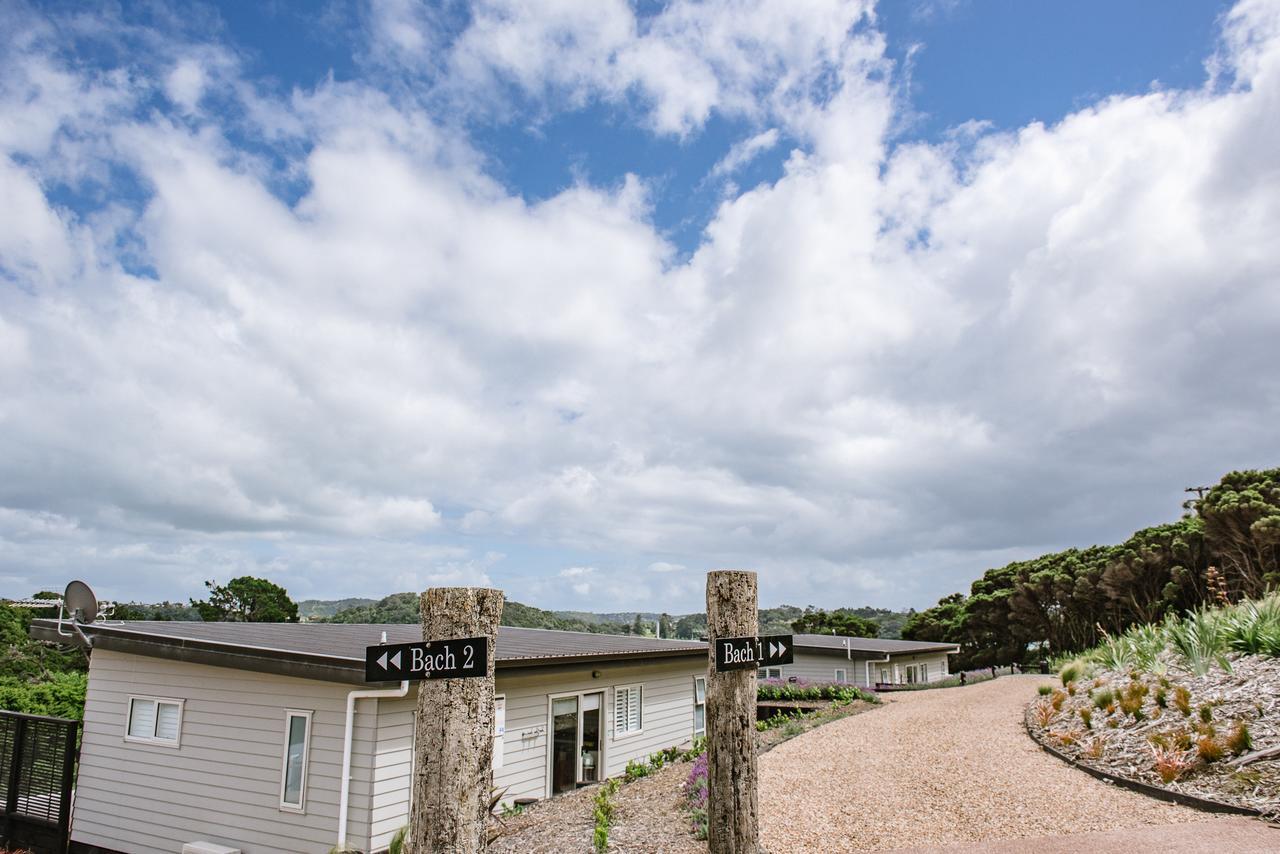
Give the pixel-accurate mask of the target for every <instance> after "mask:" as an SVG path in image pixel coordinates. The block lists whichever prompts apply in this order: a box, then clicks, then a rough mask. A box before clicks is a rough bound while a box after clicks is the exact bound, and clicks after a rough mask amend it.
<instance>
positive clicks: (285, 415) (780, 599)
mask: <svg viewBox="0 0 1280 854" xmlns="http://www.w3.org/2000/svg"><path fill="white" fill-rule="evenodd" d="M0 198H2V199H4V200H5V201H4V204H2V205H0V595H8V596H21V595H28V594H30V593H31V592H33V591H35V590H40V589H54V590H57V589H61V588H62V587H63V586H64V585H65V584H66V582H67V581H69V580H71V579H72V578H82V579H85V580H87V581H88V582H89V583H90V584H91V585H92V586H93V587H94V588H95V590H96V591H97V592H98V594H99V596H100V597H101V598H105V599H117V600H138V601H159V600H164V599H168V600H183V599H185V598H187V597H189V596H199V595H201V593H202V591H203V589H204V588H203V585H204V582H205V581H206V580H210V579H214V580H218V581H226V580H228V579H230V578H232V577H236V576H239V575H256V576H261V577H268V578H270V579H272V580H273V581H276V582H277V583H279V584H281V585H283V586H284V587H286V588H287V589H288V591H289V593H290V594H291V595H292V596H293V598H295V599H306V598H338V597H346V596H369V597H379V596H382V595H386V594H388V593H392V592H397V591H403V590H421V589H424V588H426V587H429V586H440V585H449V586H452V585H486V586H495V587H499V588H502V589H503V590H504V591H505V592H506V595H507V597H508V598H510V599H514V600H518V601H521V602H525V603H528V604H532V605H537V606H540V607H545V608H557V609H584V610H595V611H629V610H646V611H648V610H653V611H669V612H672V613H681V612H691V611H698V610H701V609H702V607H703V591H704V573H705V572H706V571H707V570H709V569H714V568H741V569H754V570H756V571H757V572H759V574H760V602H761V605H762V606H769V605H776V604H781V603H791V604H799V605H807V604H815V605H818V606H822V607H836V606H841V605H847V606H858V605H864V604H870V605H875V606H881V607H892V608H905V607H915V608H923V607H927V606H928V605H930V604H932V603H933V602H934V601H936V600H937V599H938V598H939V597H941V596H943V595H946V594H949V593H952V592H955V591H961V590H967V589H968V585H969V583H970V582H971V581H972V580H973V579H975V578H976V577H978V576H980V575H981V574H982V572H983V571H984V570H986V569H987V568H990V567H995V566H1001V565H1003V564H1005V563H1007V562H1009V561H1011V560H1015V559H1021V558H1026V557H1032V556H1035V555H1038V554H1042V553H1045V552H1048V551H1053V550H1058V549H1061V548H1066V547H1070V546H1088V545H1091V544H1095V543H1115V542H1120V541H1122V540H1123V539H1124V538H1125V537H1127V536H1128V535H1129V534H1130V533H1131V532H1133V531H1134V530H1137V529H1139V528H1142V527H1145V526H1147V525H1151V524H1157V523H1160V522H1165V521H1170V520H1173V519H1176V518H1177V516H1178V515H1179V513H1180V512H1181V503H1182V501H1183V500H1184V498H1185V497H1186V495H1185V494H1184V492H1183V490H1184V489H1185V488H1186V487H1189V486H1198V485H1202V484H1208V483H1213V482H1215V481H1216V480H1217V479H1218V478H1219V477H1220V476H1221V475H1222V474H1223V473H1225V472H1227V471H1229V470H1232V469H1240V468H1262V467H1271V466H1275V465H1277V464H1280V427H1278V426H1277V425H1278V424H1280V371H1277V370H1276V365H1277V361H1278V358H1280V240H1278V239H1277V235H1278V234H1280V0H1241V2H1239V3H1236V4H1234V5H1232V4H1228V3H1215V2H1208V0H1195V2H1192V0H1170V2H1159V3H1156V2H1133V3H1111V2H1077V3H1070V4H1066V3H1056V4H1055V3H1022V2H1014V0H990V2H981V3H979V2H966V0H932V2H930V0H914V2H913V0H902V2H894V3H884V4H880V5H876V4H873V3H872V2H869V0H796V2H789V3H771V2H752V0H737V2H705V3H695V2H686V1H685V0H672V2H666V3H658V2H640V3H633V4H628V3H626V2H622V0H518V2H516V0H480V2H471V3H467V2H461V0H457V2H454V0H449V2H440V3H434V4H433V3H419V2H415V0H381V2H354V0H352V2H344V0H331V2H327V3H321V2H314V3H311V2H308V3H288V2H283V0H280V1H279V2H270V3H260V4H249V3H236V2H232V3H227V4H225V5H217V4H195V3H190V4H188V3H181V4H178V3H172V4H170V3H160V2H145V3H144V2H139V3H120V4H116V3H111V4H106V3H104V4H101V5H95V4H81V3H71V2H66V3H50V4H28V3H25V2H17V0H0Z"/></svg>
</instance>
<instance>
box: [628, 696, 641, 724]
mask: <svg viewBox="0 0 1280 854" xmlns="http://www.w3.org/2000/svg"><path fill="white" fill-rule="evenodd" d="M641 690H642V689H640V688H632V689H631V690H630V691H628V692H627V693H629V694H630V695H631V699H630V700H629V701H628V702H629V705H628V708H627V732H635V731H636V730H638V729H640V691H641Z"/></svg>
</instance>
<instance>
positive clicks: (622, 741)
mask: <svg viewBox="0 0 1280 854" xmlns="http://www.w3.org/2000/svg"><path fill="white" fill-rule="evenodd" d="M593 670H594V671H598V672H599V673H600V677H599V678H594V679H593V678H592V676H591V673H592V671H593ZM705 672H706V659H705V658H703V657H695V658H681V659H677V660H674V661H670V662H660V663H650V664H640V665H635V664H631V665H628V664H625V663H620V662H601V663H599V664H596V665H584V666H581V667H573V668H559V667H556V668H531V669H530V670H529V671H527V672H514V673H513V672H510V671H503V670H499V671H498V675H497V678H496V680H495V690H496V693H497V694H499V695H502V696H505V697H506V735H505V737H504V739H503V763H502V767H501V768H499V769H496V770H495V771H494V780H493V782H494V785H495V786H496V787H498V788H504V787H505V788H506V789H507V791H506V795H505V797H504V800H507V801H510V800H514V799H515V798H526V797H527V798H545V797H546V796H547V792H548V777H549V765H548V745H549V736H550V697H552V696H555V695H560V694H567V693H576V692H582V693H591V692H595V691H603V692H604V694H605V696H604V711H605V716H604V717H605V745H604V753H605V766H604V767H605V773H606V775H608V776H610V777H613V776H617V775H619V774H621V773H622V772H623V770H624V769H625V768H626V766H627V762H629V761H630V760H632V759H639V758H643V757H647V756H649V755H650V754H651V753H654V752H656V751H658V750H661V749H663V748H665V747H670V746H672V745H679V746H685V745H688V744H689V743H690V742H692V740H693V678H694V676H701V675H704V674H705ZM629 685H642V686H644V692H643V694H644V696H643V701H642V723H641V731H640V732H637V733H634V734H628V735H623V736H618V737H615V735H614V732H613V715H612V710H613V689H614V688H617V687H625V686H629ZM416 704H417V699H416V695H415V692H413V691H411V692H410V696H408V697H406V698H404V699H394V700H379V701H378V715H377V717H378V724H377V737H376V745H375V747H374V757H373V797H372V801H371V819H370V825H371V828H372V838H371V843H370V844H371V850H373V851H379V850H382V849H384V848H385V847H386V846H387V844H388V843H389V842H390V841H391V837H392V836H393V835H394V834H395V832H396V830H398V829H399V828H400V827H402V826H403V825H404V824H405V823H406V822H407V820H408V815H409V792H410V783H411V781H410V764H411V754H412V745H413V717H414V710H415V709H416Z"/></svg>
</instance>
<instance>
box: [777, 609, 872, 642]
mask: <svg viewBox="0 0 1280 854" xmlns="http://www.w3.org/2000/svg"><path fill="white" fill-rule="evenodd" d="M791 629H792V631H795V632H796V633H798V634H816V635H827V634H837V635H843V636H845V637H854V638H874V637H879V635H880V626H879V624H878V623H876V621H875V620H869V619H867V618H866V617H859V616H858V615H857V614H853V613H850V612H849V611H848V610H847V609H845V608H837V609H836V610H834V611H824V610H822V609H821V608H814V607H813V606H812V605H810V606H809V607H808V608H805V611H804V613H803V614H802V615H800V616H799V617H798V618H796V619H795V620H793V621H792V623H791Z"/></svg>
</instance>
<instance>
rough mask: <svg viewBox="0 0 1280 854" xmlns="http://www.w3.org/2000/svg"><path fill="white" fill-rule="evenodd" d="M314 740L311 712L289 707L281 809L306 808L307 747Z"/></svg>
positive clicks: (286, 717)
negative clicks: (312, 738) (312, 736)
mask: <svg viewBox="0 0 1280 854" xmlns="http://www.w3.org/2000/svg"><path fill="white" fill-rule="evenodd" d="M310 743H311V712H300V711H295V710H294V709H285V713H284V765H283V767H282V769H281V772H280V809H282V810H290V811H293V812H302V811H303V810H304V808H305V804H306V793H307V748H308V747H309V746H310Z"/></svg>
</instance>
